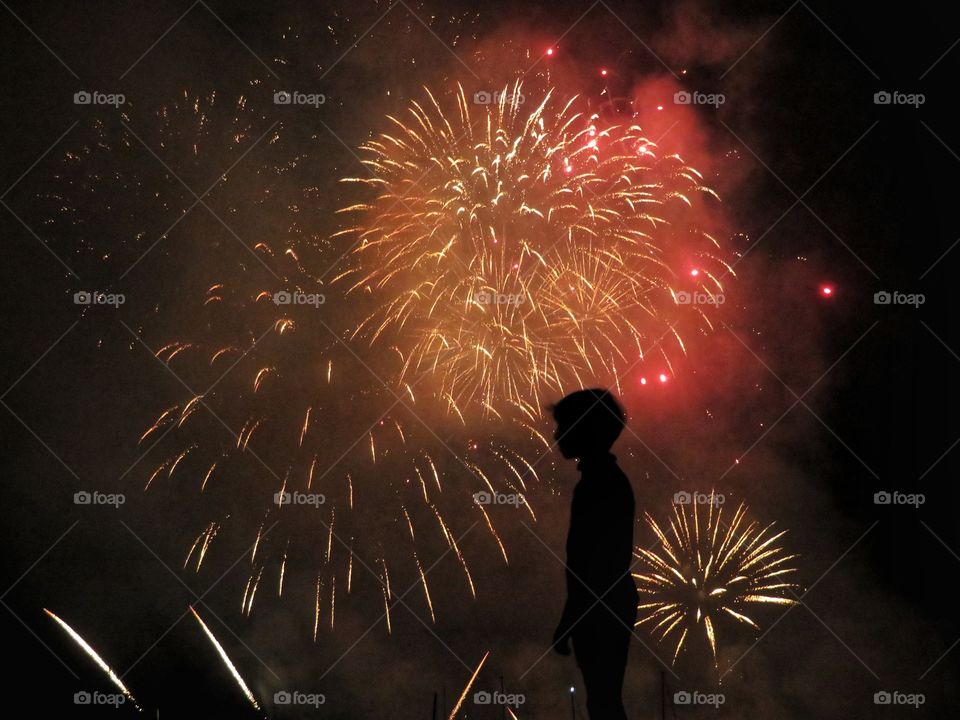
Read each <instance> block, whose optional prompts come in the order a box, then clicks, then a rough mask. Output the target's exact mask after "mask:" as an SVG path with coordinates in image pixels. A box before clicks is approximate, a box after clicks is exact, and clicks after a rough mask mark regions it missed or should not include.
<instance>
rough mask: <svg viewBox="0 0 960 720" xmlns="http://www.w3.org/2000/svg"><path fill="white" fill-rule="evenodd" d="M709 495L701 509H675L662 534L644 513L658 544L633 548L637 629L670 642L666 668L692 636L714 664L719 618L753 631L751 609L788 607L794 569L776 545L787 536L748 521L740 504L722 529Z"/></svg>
mask: <svg viewBox="0 0 960 720" xmlns="http://www.w3.org/2000/svg"><path fill="white" fill-rule="evenodd" d="M717 500H718V496H717V495H716V494H715V493H712V492H711V493H710V495H709V501H708V502H706V503H703V504H705V505H706V506H707V509H706V511H703V510H701V509H700V503H697V502H691V503H688V504H676V503H675V504H674V506H673V517H671V518H670V527H669V529H668V530H666V531H665V530H664V529H663V528H661V526H660V525H659V524H658V523H657V521H656V520H654V519H653V518H652V517H651V516H650V515H649V514H648V513H644V516H645V517H646V521H647V524H648V525H649V526H650V528H651V529H652V530H653V532H654V533H655V535H656V536H657V539H658V540H659V548H658V549H657V550H645V549H643V548H637V549H636V553H635V554H636V556H637V558H638V559H639V560H640V562H641V564H642V566H643V571H642V572H638V573H635V574H634V578H635V579H636V580H637V584H638V590H639V591H640V594H641V600H640V604H639V606H638V609H639V617H640V619H639V620H638V621H637V623H636V624H637V625H641V624H647V625H649V626H650V627H651V628H652V630H653V632H654V634H656V635H657V636H658V638H659V639H660V640H662V641H666V640H667V639H668V638H669V639H670V642H673V641H674V640H675V641H676V646H675V648H674V653H673V662H674V663H676V661H677V657H678V656H679V655H680V651H681V650H682V649H683V647H684V645H685V643H686V642H687V640H688V639H689V638H690V637H691V635H692V634H693V633H696V632H700V631H701V630H702V632H703V633H704V635H705V636H706V639H707V641H708V642H709V644H710V649H711V651H712V653H713V660H714V663H716V661H717V637H716V630H717V623H718V621H719V619H720V618H722V617H723V616H728V617H730V618H733V619H734V620H736V621H737V622H740V623H744V624H747V625H750V626H751V627H753V628H755V629H759V625H757V623H756V622H754V620H753V619H752V618H751V617H749V616H748V615H747V610H748V609H749V608H750V606H752V605H764V604H769V605H793V604H795V603H796V602H797V601H796V600H794V599H792V598H790V597H786V593H787V592H788V591H791V590H793V589H794V588H798V587H799V586H798V585H797V584H795V583H792V582H790V580H789V579H788V578H789V577H790V576H791V574H792V573H795V572H796V568H794V567H790V565H789V564H790V562H791V561H792V560H794V559H795V558H797V557H798V556H797V555H787V554H786V552H785V551H784V549H783V548H782V547H781V546H780V545H778V544H777V543H778V541H779V540H780V539H781V538H782V537H783V536H784V535H786V533H787V531H786V530H782V531H780V532H774V531H773V526H774V524H773V523H770V524H769V525H766V526H762V525H761V524H760V523H759V522H757V521H749V520H747V506H746V505H744V504H743V503H741V504H740V506H739V507H738V508H737V509H736V511H735V512H734V513H733V517H732V518H731V519H730V521H729V522H727V521H726V520H725V518H724V516H723V510H722V509H721V508H720V507H719V504H718V503H717Z"/></svg>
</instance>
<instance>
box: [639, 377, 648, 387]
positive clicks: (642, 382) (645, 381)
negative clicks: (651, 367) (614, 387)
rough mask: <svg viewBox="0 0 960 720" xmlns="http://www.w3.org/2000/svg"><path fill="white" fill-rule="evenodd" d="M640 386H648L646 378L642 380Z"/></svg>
mask: <svg viewBox="0 0 960 720" xmlns="http://www.w3.org/2000/svg"><path fill="white" fill-rule="evenodd" d="M640 384H641V385H646V384H647V379H646V378H645V377H644V378H640Z"/></svg>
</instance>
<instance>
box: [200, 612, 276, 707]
mask: <svg viewBox="0 0 960 720" xmlns="http://www.w3.org/2000/svg"><path fill="white" fill-rule="evenodd" d="M190 612H192V613H193V617H194V618H196V620H197V622H198V623H200V627H201V628H202V629H203V632H204V634H205V635H206V636H207V639H208V640H210V643H211V644H212V645H213V647H214V649H215V650H216V651H217V655H219V656H220V659H221V660H223V664H224V665H226V667H227V670H229V671H230V674H231V675H233V679H234V680H235V681H236V683H237V685H238V686H239V687H240V690H241V691H242V692H243V695H244V697H245V698H247V700H248V701H249V703H250V704H251V705H253V707H254V708H255V709H256V710H260V706H259V705H258V704H257V700H256V698H254V697H253V693H252V692H250V688H249V687H247V684H246V683H245V682H244V681H243V678H242V677H240V673H239V672H238V671H237V668H236V666H235V665H234V664H233V662H231V660H230V657H229V656H228V655H227V651H226V650H224V649H223V645H221V644H220V643H219V641H218V640H217V638H216V637H214V635H213V633H212V632H210V628H208V627H207V624H206V623H205V622H204V621H203V620H202V619H201V618H200V616H199V615H198V614H197V611H196V610H194V609H193V608H192V607H191V608H190Z"/></svg>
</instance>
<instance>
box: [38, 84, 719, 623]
mask: <svg viewBox="0 0 960 720" xmlns="http://www.w3.org/2000/svg"><path fill="white" fill-rule="evenodd" d="M530 95H531V97H530V98H523V97H522V95H521V87H520V86H519V85H515V86H514V87H512V88H510V89H509V92H504V93H501V94H500V96H499V97H500V99H499V101H498V102H496V103H491V104H488V105H472V104H471V103H470V102H468V100H467V97H466V96H465V94H464V92H463V90H462V89H461V90H460V91H459V92H457V93H453V94H451V96H450V99H451V106H452V107H454V108H455V109H454V112H453V113H452V114H450V115H447V114H445V113H444V111H443V110H442V109H441V108H442V105H441V101H444V102H446V101H445V100H444V98H443V97H440V98H439V99H437V97H435V96H434V95H433V94H431V93H430V92H429V91H427V93H426V97H427V102H425V103H423V104H419V103H413V104H411V106H410V108H409V113H408V114H407V115H404V116H403V117H404V118H406V119H405V120H403V121H401V120H396V119H391V120H392V122H393V126H394V130H393V131H391V134H383V135H380V136H377V137H375V138H374V139H373V140H371V141H370V142H369V143H367V145H366V146H365V150H366V151H367V153H369V154H368V157H367V161H366V170H367V172H368V176H367V177H365V178H361V179H357V178H355V179H354V180H355V182H354V187H353V188H352V190H356V192H357V193H358V194H364V195H366V196H367V197H366V199H362V198H360V201H359V202H354V203H352V204H351V203H350V202H349V201H344V202H343V203H341V204H342V205H346V207H344V208H343V210H342V212H344V213H345V217H348V218H349V219H350V222H349V223H347V224H348V225H349V227H346V228H345V229H343V230H342V231H340V232H338V233H334V232H332V230H331V231H329V232H325V231H324V228H325V227H327V226H328V224H329V216H330V215H331V214H332V212H331V211H332V209H333V207H332V206H326V205H325V203H330V202H331V201H330V198H332V197H333V195H334V194H333V193H331V192H329V189H328V188H326V187H325V186H324V183H326V182H328V181H327V180H326V179H324V178H319V179H318V177H317V176H316V168H317V162H316V159H317V156H318V153H319V151H320V150H322V149H323V146H322V144H321V143H320V140H322V138H320V139H318V138H317V137H316V136H309V137H304V136H303V134H302V133H303V129H302V128H298V126H296V125H295V124H293V123H288V122H277V121H275V120H274V118H273V116H272V115H271V113H272V112H275V111H276V108H275V107H274V105H273V103H272V102H271V93H270V88H268V87H266V85H265V84H264V83H263V82H260V81H257V82H251V83H249V86H248V87H246V88H244V91H243V92H242V93H238V94H236V95H227V94H220V95H218V94H216V93H195V92H185V93H182V94H180V95H178V96H177V97H175V98H173V99H171V100H170V101H168V102H166V103H163V104H161V105H160V106H159V107H157V108H156V109H154V110H151V109H149V108H136V109H134V110H131V111H130V114H124V115H123V116H122V119H123V121H124V124H123V125H120V126H116V125H108V124H104V123H103V122H102V121H97V122H95V124H94V126H93V138H92V139H91V140H90V141H89V142H88V143H86V144H85V146H84V147H83V149H82V150H80V151H76V152H71V153H68V155H67V157H66V158H65V159H64V164H63V167H62V168H61V169H60V171H59V172H58V173H57V177H56V180H57V182H56V183H55V184H54V189H53V190H48V191H46V193H47V194H46V197H47V200H48V201H49V202H48V204H49V205H51V208H52V209H51V211H50V218H49V219H48V222H47V225H48V226H49V227H50V228H51V232H53V231H54V230H55V229H60V230H61V231H62V232H63V233H64V234H69V235H70V236H71V238H72V239H73V250H72V257H73V258H74V262H78V263H80V264H81V266H83V267H82V269H85V265H86V263H85V262H83V259H84V258H86V259H87V260H88V261H89V262H95V263H106V262H109V263H115V265H116V272H117V274H118V275H120V278H121V279H122V278H123V277H124V276H126V274H127V273H128V272H131V271H135V272H140V270H139V269H140V268H145V267H146V263H148V262H149V264H150V266H151V268H155V267H156V266H157V265H158V264H159V266H160V270H159V271H158V272H155V273H153V275H155V276H156V277H161V278H165V277H168V276H169V277H177V278H181V279H182V281H183V283H182V286H180V285H178V286H176V287H174V284H171V283H165V282H158V281H157V280H155V279H150V280H148V282H150V283H155V284H156V285H157V286H158V287H155V288H153V289H154V290H155V291H156V292H155V293H149V294H150V296H151V302H153V299H154V298H156V299H157V303H156V305H155V306H154V307H151V308H149V309H148V310H142V309H141V311H140V312H143V313H147V314H153V315H156V319H155V322H154V323H153V325H154V326H153V327H152V329H150V330H148V331H146V332H144V333H143V334H142V335H143V339H142V340H141V342H143V343H144V344H147V345H149V346H150V348H151V349H152V350H153V351H154V352H155V355H156V358H157V359H158V360H159V361H160V362H161V363H162V364H163V365H164V366H165V368H166V369H167V370H168V371H170V372H171V373H172V374H173V375H175V376H176V378H177V379H178V380H179V381H180V383H181V384H182V385H183V386H186V387H187V388H188V390H187V391H186V392H183V393H181V394H180V395H179V397H177V398H176V399H173V398H172V399H170V400H169V401H167V402H166V403H165V404H164V405H163V406H160V407H157V409H156V411H155V412H154V413H153V414H152V415H151V417H150V420H149V421H148V422H147V424H146V427H145V428H144V431H143V432H142V436H141V438H140V441H141V447H142V451H143V455H144V457H147V456H149V457H151V458H153V459H155V462H154V463H153V466H152V468H151V469H150V470H148V471H147V473H146V475H145V478H144V486H145V488H147V489H149V490H150V491H151V492H169V493H171V494H173V496H174V498H175V500H174V501H175V502H182V500H181V498H186V497H190V498H192V506H191V510H190V512H191V513H192V514H196V515H197V516H199V517H198V518H197V523H198V525H197V526H196V527H197V530H198V531H197V530H195V531H194V535H193V536H192V537H191V540H192V543H188V547H187V549H186V552H185V555H186V558H185V562H184V567H187V568H189V569H191V570H193V571H196V572H200V571H201V568H202V567H204V566H205V564H206V563H208V562H210V558H212V557H215V556H217V557H219V558H220V560H223V561H225V562H227V561H232V560H234V559H235V557H236V553H235V552H234V551H232V550H221V549H220V548H229V547H231V546H230V545H229V543H230V542H231V541H233V542H234V547H235V546H236V545H240V544H249V550H248V551H247V554H246V556H247V558H248V561H249V564H248V571H249V574H248V577H247V579H246V582H245V584H244V585H243V587H242V600H241V602H240V609H241V611H242V612H243V613H244V614H249V613H251V612H252V609H253V607H254V605H255V600H256V599H259V598H262V597H264V595H265V594H267V592H268V591H267V590H266V588H271V590H270V591H269V593H270V594H273V595H275V596H280V595H284V594H285V593H287V592H288V590H287V588H289V587H291V585H293V586H294V587H299V588H300V589H301V590H302V589H303V588H305V587H306V588H309V590H310V597H309V609H310V612H311V613H312V615H313V628H314V637H316V634H317V632H319V630H320V629H321V627H330V628H332V627H333V626H334V623H335V618H336V604H337V600H338V598H339V600H340V602H341V603H342V602H343V601H344V600H345V599H346V597H347V596H349V595H350V594H351V593H352V592H353V591H354V590H355V587H356V585H357V584H358V580H360V579H365V580H366V581H369V578H366V577H365V576H366V575H369V574H372V575H375V576H376V577H375V582H374V585H375V592H376V594H377V595H378V596H379V595H382V600H383V609H384V614H385V620H386V627H387V628H388V630H389V629H390V627H391V624H390V623H391V614H390V608H391V605H392V604H393V603H394V602H395V598H394V596H393V593H392V590H391V576H392V578H393V586H397V583H398V582H399V581H400V580H401V579H403V578H409V579H410V580H411V582H413V581H416V580H417V579H419V585H420V590H421V591H422V592H420V596H421V600H422V608H423V610H424V611H425V612H428V613H429V615H430V617H431V618H434V617H435V612H436V605H437V601H438V594H437V593H436V592H433V593H432V592H431V589H430V588H429V587H428V585H427V572H426V571H425V569H424V568H425V567H427V568H428V567H429V566H430V564H431V559H432V558H433V557H436V556H437V555H439V554H440V553H443V552H447V551H449V552H450V553H451V554H452V555H453V556H454V557H455V558H456V560H457V564H458V566H459V572H460V573H461V576H462V578H463V581H464V587H466V589H467V590H468V592H469V594H470V595H471V596H472V595H475V593H476V578H475V576H474V574H473V573H472V572H471V569H470V563H469V558H468V554H467V553H466V552H465V551H464V548H463V540H462V538H463V536H464V534H465V533H466V532H469V530H470V529H471V528H472V527H473V526H474V525H476V526H477V527H478V528H481V531H482V532H486V533H487V539H486V540H485V544H486V551H487V552H492V553H493V554H494V555H495V556H499V557H501V558H502V559H503V561H504V562H508V560H509V554H508V543H507V542H506V539H505V537H503V536H502V534H503V529H504V527H505V526H506V525H507V523H510V522H513V523H515V522H516V517H517V516H516V514H515V513H514V511H513V510H511V509H510V508H504V507H499V508H497V507H493V506H487V507H485V506H484V505H482V504H479V503H477V502H474V500H473V497H474V495H475V494H476V493H478V492H483V493H490V494H491V495H497V494H499V493H510V494H514V495H522V496H523V498H524V500H525V502H523V503H522V508H523V510H522V511H521V512H523V513H524V516H525V517H528V518H529V519H530V520H535V519H536V516H535V513H534V502H533V500H534V498H533V497H532V493H533V491H534V488H535V486H536V484H537V482H538V480H539V478H538V474H537V467H536V462H537V461H536V459H534V458H538V457H542V456H543V454H544V453H546V452H548V451H549V449H550V444H549V441H548V440H547V439H546V437H545V435H544V431H543V428H542V419H541V417H540V416H541V412H540V407H541V404H542V401H543V399H544V398H545V396H546V395H548V394H549V395H555V394H560V393H562V392H565V391H567V390H570V389H574V388H579V387H581V386H583V385H587V384H601V383H604V384H608V385H612V386H614V387H617V388H620V385H621V382H622V381H623V380H624V379H625V377H626V376H627V375H628V374H629V373H630V370H631V368H633V367H634V366H637V365H638V364H641V363H644V362H645V361H646V360H647V356H648V355H651V356H656V357H659V358H662V360H663V361H665V362H666V363H667V365H668V366H669V367H671V368H672V364H673V362H674V361H675V360H676V358H677V354H678V353H682V352H683V351H684V347H685V344H686V342H687V335H689V334H694V333H699V332H702V331H705V330H708V329H709V328H710V318H709V314H710V311H711V310H712V309H715V308H716V304H713V305H710V304H697V303H685V302H684V301H683V293H687V295H688V296H689V294H690V293H692V292H700V293H703V294H705V295H706V296H708V297H715V296H716V295H717V294H718V293H719V292H721V290H722V289H723V288H722V287H721V285H720V282H719V278H720V277H722V276H723V275H724V274H726V273H727V272H729V267H728V266H727V264H726V263H725V262H724V260H723V259H722V256H723V252H722V250H721V249H720V248H719V245H718V243H717V242H716V240H715V239H714V237H715V236H716V235H717V231H716V228H719V227H721V223H720V222H719V215H720V213H719V210H718V205H717V202H716V198H715V195H714V194H713V193H712V191H710V190H709V189H707V188H706V187H705V186H704V185H703V182H702V179H701V177H700V175H699V173H697V172H696V171H695V170H693V169H692V168H690V167H689V166H687V165H686V164H685V163H684V162H683V161H682V160H681V159H680V158H679V157H677V156H676V155H670V154H668V153H663V152H661V150H660V148H659V147H658V146H657V145H656V143H655V142H653V141H652V140H650V139H648V138H646V137H645V136H644V134H643V133H642V131H641V130H640V128H639V127H637V126H636V125H634V124H632V120H631V119H630V118H629V117H621V118H619V119H618V118H612V119H611V118H604V117H601V116H599V115H597V114H594V113H593V112H592V111H591V110H589V109H588V104H587V103H586V102H585V101H583V100H580V99H576V98H575V99H573V100H569V101H561V100H560V99H559V93H558V92H556V91H550V92H546V93H544V94H542V95H541V96H540V99H539V100H537V101H534V100H533V93H532V92H531V93H530ZM268 110H269V112H268ZM297 132H300V133H301V134H299V135H298V134H297ZM148 151H149V152H148ZM151 152H155V153H157V154H158V156H159V157H162V158H163V163H164V164H165V165H169V166H170V167H173V168H175V170H176V173H177V175H178V176H179V177H180V178H181V179H182V182H177V181H176V180H174V179H172V178H171V177H170V176H169V174H168V173H165V172H163V170H164V169H165V168H161V167H160V165H159V164H156V165H154V164H151V163H150V162H147V163H146V166H145V165H144V160H145V157H149V155H150V153H151ZM145 167H146V169H145ZM151 171H153V172H151ZM329 182H330V183H331V184H332V182H333V181H332V180H330V181H329ZM357 183H359V185H360V187H356V184H357ZM185 186H186V187H185ZM187 187H190V188H194V189H196V190H197V193H198V194H199V193H201V192H203V191H204V190H207V188H211V191H209V194H204V195H202V196H201V197H203V203H202V205H198V203H199V201H198V197H197V196H195V195H194V194H193V193H192V192H191V191H189V190H187ZM347 187H348V188H349V186H347ZM114 196H116V197H117V198H120V199H121V200H119V201H117V202H116V203H115V202H103V198H104V197H114ZM121 201H122V202H121ZM195 206H197V207H196V209H195V210H192V208H194V207H195ZM91 228H111V232H112V233H113V235H115V236H116V237H115V242H113V243H111V247H110V250H109V251H108V252H103V249H102V248H101V247H100V246H99V244H98V243H97V242H96V241H95V240H94V239H93V238H95V237H97V236H96V235H93V234H92V233H91ZM154 246H156V249H155V250H152V248H153V247H154ZM345 251H346V255H347V259H346V260H338V258H340V257H341V255H342V254H344V252H345ZM148 253H149V255H148ZM145 257H148V258H149V259H148V260H144V258H145ZM141 262H143V263H144V264H143V265H141V264H140V263H141ZM694 269H695V270H696V272H695V273H692V272H691V270H694ZM120 273H123V274H122V275H121V274H120ZM84 274H85V273H84ZM334 278H336V282H334V281H333V280H334ZM160 285H162V287H160ZM187 287H192V288H197V293H196V294H195V295H193V296H192V297H194V299H195V300H194V304H193V305H192V306H191V307H190V309H189V311H187V312H184V311H182V310H183V305H182V303H183V298H182V295H183V292H184V290H183V289H182V288H187ZM141 292H146V291H144V290H143V289H141ZM161 307H164V308H180V309H181V312H179V313H174V312H170V311H165V312H162V313H161V311H160V308H161ZM131 311H132V309H131ZM129 319H130V325H132V326H134V327H142V326H143V325H144V324H145V323H144V318H143V317H139V316H138V317H134V318H129ZM164 323H166V325H164ZM158 325H159V327H158ZM131 332H132V331H131ZM138 334H139V333H138ZM124 339H125V340H126V341H127V342H129V344H130V347H131V349H133V350H139V349H140V348H139V346H138V343H137V340H136V339H134V338H124ZM138 339H139V338H138ZM659 364H662V363H661V362H660V361H659V360H658V365H659ZM278 498H286V499H289V502H278ZM298 498H299V499H300V500H305V503H302V504H298V502H297V500H298ZM241 539H242V540H244V541H246V542H245V543H241ZM225 552H226V553H227V555H230V556H231V557H229V558H227V555H225V554H223V553H225ZM449 587H450V586H448V588H449ZM418 592H419V591H418ZM450 592H453V591H452V590H449V589H448V593H450Z"/></svg>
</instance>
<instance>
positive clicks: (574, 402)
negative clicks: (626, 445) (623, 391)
mask: <svg viewBox="0 0 960 720" xmlns="http://www.w3.org/2000/svg"><path fill="white" fill-rule="evenodd" d="M550 410H551V411H552V412H553V419H554V420H556V422H557V431H556V433H555V434H554V438H555V439H556V441H557V447H558V448H559V449H560V453H561V454H562V455H563V456H564V457H565V458H580V457H584V456H586V455H598V454H601V453H605V452H607V451H608V450H610V448H611V446H612V445H613V443H614V441H615V440H616V439H617V438H618V437H620V433H621V432H622V431H623V428H624V427H625V426H626V424H627V418H626V414H625V413H624V411H623V408H622V407H620V403H618V402H617V399H616V398H615V397H614V396H613V394H612V393H611V392H610V391H609V390H602V389H599V388H592V389H590V390H578V391H577V392H575V393H570V394H569V395H567V396H566V397H565V398H563V400H561V401H560V402H558V403H557V404H556V405H553V406H552V407H551V408H550Z"/></svg>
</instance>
